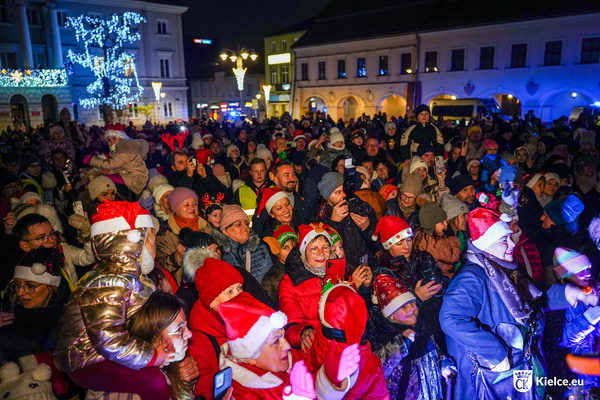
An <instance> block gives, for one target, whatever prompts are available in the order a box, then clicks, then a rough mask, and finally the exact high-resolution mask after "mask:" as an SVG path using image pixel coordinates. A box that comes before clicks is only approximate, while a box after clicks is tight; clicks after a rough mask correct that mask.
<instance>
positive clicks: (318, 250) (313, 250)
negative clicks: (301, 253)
mask: <svg viewBox="0 0 600 400" xmlns="http://www.w3.org/2000/svg"><path fill="white" fill-rule="evenodd" d="M307 250H308V252H309V253H310V254H312V255H313V256H316V255H318V254H325V255H327V254H329V253H331V246H322V247H318V246H314V247H309V248H308V249H307Z"/></svg>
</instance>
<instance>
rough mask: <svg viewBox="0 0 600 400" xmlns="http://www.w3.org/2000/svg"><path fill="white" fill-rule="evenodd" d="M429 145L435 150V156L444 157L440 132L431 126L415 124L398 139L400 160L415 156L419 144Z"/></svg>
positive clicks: (442, 139)
mask: <svg viewBox="0 0 600 400" xmlns="http://www.w3.org/2000/svg"><path fill="white" fill-rule="evenodd" d="M421 143H429V144H430V145H431V146H433V147H434V148H435V155H436V156H443V155H444V137H443V135H442V132H440V130H439V129H438V128H437V127H436V126H435V125H433V124H431V123H429V122H427V123H424V124H421V123H417V124H415V125H412V126H411V127H409V128H408V129H407V130H406V131H405V132H404V133H403V134H402V138H401V139H400V146H401V148H400V151H401V154H402V160H408V159H410V158H411V157H412V156H415V155H417V149H418V148H419V144H421Z"/></svg>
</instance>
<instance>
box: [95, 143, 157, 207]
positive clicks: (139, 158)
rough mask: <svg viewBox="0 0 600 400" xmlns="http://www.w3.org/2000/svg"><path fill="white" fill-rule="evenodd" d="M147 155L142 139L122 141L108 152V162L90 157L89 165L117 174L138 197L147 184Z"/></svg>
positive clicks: (146, 144)
mask: <svg viewBox="0 0 600 400" xmlns="http://www.w3.org/2000/svg"><path fill="white" fill-rule="evenodd" d="M147 154H148V142H147V141H145V140H143V139H139V140H138V139H136V140H122V141H120V142H119V143H117V145H116V146H115V150H114V151H111V152H110V158H109V159H108V160H105V159H102V158H100V157H92V158H91V159H90V165H91V166H92V167H96V168H100V169H102V170H105V171H110V173H111V174H119V175H121V178H123V181H124V182H125V185H127V187H128V188H129V190H131V191H132V192H133V193H135V194H136V195H138V196H139V195H140V193H142V190H144V188H145V187H146V183H148V168H147V167H146V162H145V161H146V155H147Z"/></svg>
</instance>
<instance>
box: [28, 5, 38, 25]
mask: <svg viewBox="0 0 600 400" xmlns="http://www.w3.org/2000/svg"><path fill="white" fill-rule="evenodd" d="M27 21H28V22H29V25H41V24H42V21H41V19H40V13H39V11H38V9H37V8H28V9H27Z"/></svg>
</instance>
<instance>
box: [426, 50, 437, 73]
mask: <svg viewBox="0 0 600 400" xmlns="http://www.w3.org/2000/svg"><path fill="white" fill-rule="evenodd" d="M437 56H438V53H437V51H426V52H425V72H437V70H438V67H437V58H438V57H437Z"/></svg>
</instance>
